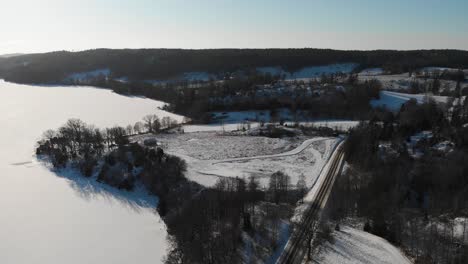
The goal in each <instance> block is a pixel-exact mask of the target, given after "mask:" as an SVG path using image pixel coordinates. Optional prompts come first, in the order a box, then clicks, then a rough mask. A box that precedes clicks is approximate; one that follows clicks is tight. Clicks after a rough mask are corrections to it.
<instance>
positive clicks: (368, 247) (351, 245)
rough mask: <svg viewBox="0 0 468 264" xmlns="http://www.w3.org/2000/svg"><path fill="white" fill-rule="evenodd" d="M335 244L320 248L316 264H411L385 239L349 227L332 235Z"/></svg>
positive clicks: (327, 243) (316, 256)
mask: <svg viewBox="0 0 468 264" xmlns="http://www.w3.org/2000/svg"><path fill="white" fill-rule="evenodd" d="M332 237H333V239H334V243H333V244H331V243H330V242H326V243H325V244H324V245H322V246H320V247H319V252H318V255H315V256H314V261H315V262H314V263H322V264H336V263H341V264H357V263H361V264H374V263H382V264H396V263H398V264H410V263H412V262H411V261H410V260H409V259H408V258H407V257H406V256H405V255H404V254H403V252H402V251H401V250H400V249H398V248H396V247H395V246H393V245H392V244H390V243H389V242H388V241H386V240H385V239H383V238H380V237H377V236H375V235H372V234H370V233H367V232H364V231H361V230H359V229H355V228H352V227H349V226H343V227H341V230H340V231H334V232H333V233H332Z"/></svg>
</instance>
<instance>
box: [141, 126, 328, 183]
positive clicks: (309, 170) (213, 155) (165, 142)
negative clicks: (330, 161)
mask: <svg viewBox="0 0 468 264" xmlns="http://www.w3.org/2000/svg"><path fill="white" fill-rule="evenodd" d="M147 137H153V136H145V135H142V136H137V137H135V138H134V140H135V141H139V142H143V141H144V140H145V139H146V138H147ZM156 138H157V139H158V141H159V144H160V145H161V146H162V147H163V149H164V150H165V151H166V152H167V153H170V154H173V155H176V156H179V157H181V158H183V159H184V160H185V161H186V162H187V165H188V171H187V174H186V175H187V177H188V178H189V179H191V180H193V181H195V182H198V183H199V184H202V185H205V186H212V185H214V184H215V183H216V181H217V180H218V179H219V178H220V177H239V178H246V179H247V178H248V177H250V176H254V177H257V178H258V179H259V181H260V184H261V185H262V186H264V187H266V186H268V181H269V177H270V175H271V174H273V173H275V172H277V171H283V172H285V173H286V174H288V175H289V176H291V184H293V185H295V184H296V183H297V180H298V178H299V176H301V174H304V175H305V176H306V182H307V184H308V186H309V187H310V186H311V185H312V184H313V182H314V181H315V179H316V178H317V177H318V175H319V173H320V170H321V169H322V167H323V166H324V164H325V161H326V159H327V157H328V155H329V153H330V151H331V148H332V146H333V144H334V142H336V139H335V138H320V137H317V138H312V139H308V138H305V137H303V136H300V137H297V138H290V139H277V138H267V137H259V136H239V135H230V134H224V133H220V132H206V131H205V132H193V133H185V134H167V135H157V136H156Z"/></svg>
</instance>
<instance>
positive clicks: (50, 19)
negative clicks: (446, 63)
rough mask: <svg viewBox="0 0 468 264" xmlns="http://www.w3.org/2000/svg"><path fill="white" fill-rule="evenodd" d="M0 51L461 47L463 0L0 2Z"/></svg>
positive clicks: (465, 44)
mask: <svg viewBox="0 0 468 264" xmlns="http://www.w3.org/2000/svg"><path fill="white" fill-rule="evenodd" d="M0 11H1V12H0V28H1V30H0V54H2V53H13V52H43V51H52V50H83V49H90V48H104V47H105V48H197V49H198V48H287V47H291V48H301V47H312V48H334V49H429V48H455V49H465V50H468V1H466V0H445V1H442V0H406V1H405V0H392V1H386V0H385V1H384V0H341V1H339V0H289V1H286V0H282V1H280V0H236V1H233V0H185V1H182V0H81V1H77V0H47V1H43V0H14V1H8V0H0Z"/></svg>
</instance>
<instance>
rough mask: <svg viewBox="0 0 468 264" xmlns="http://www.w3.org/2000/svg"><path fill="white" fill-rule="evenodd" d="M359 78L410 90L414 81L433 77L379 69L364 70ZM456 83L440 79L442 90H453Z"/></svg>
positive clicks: (423, 81)
mask: <svg viewBox="0 0 468 264" xmlns="http://www.w3.org/2000/svg"><path fill="white" fill-rule="evenodd" d="M358 78H359V80H360V81H366V80H378V81H380V82H381V83H382V86H383V88H384V89H387V90H408V89H410V88H411V83H412V82H419V83H420V84H423V83H425V82H428V83H430V82H431V81H432V79H427V80H424V79H422V78H416V77H415V76H414V75H411V76H410V74H409V73H402V74H388V75H386V74H379V72H378V71H377V69H368V70H364V71H363V72H361V73H360V74H359V75H358ZM456 85H457V83H456V82H455V81H450V80H440V87H441V90H449V91H453V90H454V89H455V87H456ZM465 87H468V83H467V82H464V83H461V88H462V89H463V88H465Z"/></svg>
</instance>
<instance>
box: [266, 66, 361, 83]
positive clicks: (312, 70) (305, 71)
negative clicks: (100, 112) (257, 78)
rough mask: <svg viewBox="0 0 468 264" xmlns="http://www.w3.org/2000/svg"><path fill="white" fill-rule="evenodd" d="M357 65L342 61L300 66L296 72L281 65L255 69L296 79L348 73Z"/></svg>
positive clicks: (287, 78) (288, 78)
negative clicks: (286, 69) (288, 70)
mask: <svg viewBox="0 0 468 264" xmlns="http://www.w3.org/2000/svg"><path fill="white" fill-rule="evenodd" d="M357 66H358V65H357V64H355V63H342V64H331V65H324V66H311V67H305V68H302V69H300V70H298V71H296V72H292V73H291V72H287V71H285V70H284V69H282V68H281V67H259V68H257V71H259V72H260V73H263V74H266V73H270V74H271V75H285V76H286V80H297V79H311V78H318V77H320V76H322V75H330V74H336V73H350V72H352V71H353V70H354V69H355V68H356V67H357Z"/></svg>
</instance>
